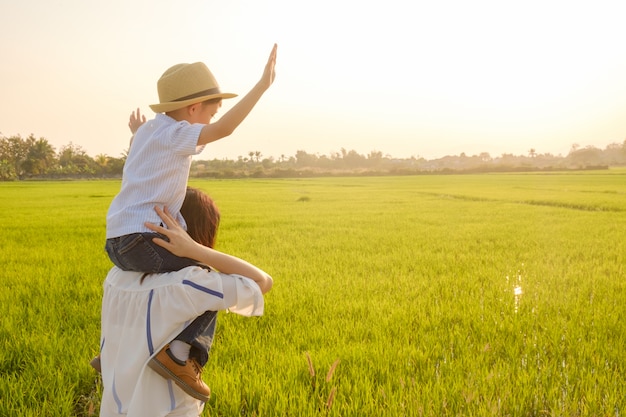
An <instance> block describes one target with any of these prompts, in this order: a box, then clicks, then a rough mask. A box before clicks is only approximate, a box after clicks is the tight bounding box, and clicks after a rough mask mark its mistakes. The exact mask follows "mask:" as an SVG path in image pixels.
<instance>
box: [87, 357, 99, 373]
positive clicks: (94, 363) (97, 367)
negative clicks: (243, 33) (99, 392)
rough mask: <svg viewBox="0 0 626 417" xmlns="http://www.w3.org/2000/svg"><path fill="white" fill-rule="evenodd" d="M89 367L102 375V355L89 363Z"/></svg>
mask: <svg viewBox="0 0 626 417" xmlns="http://www.w3.org/2000/svg"><path fill="white" fill-rule="evenodd" d="M89 365H91V367H92V368H93V369H95V370H96V371H97V372H98V373H99V374H101V373H102V366H101V365H100V355H98V356H96V357H95V358H93V359H92V360H91V361H89Z"/></svg>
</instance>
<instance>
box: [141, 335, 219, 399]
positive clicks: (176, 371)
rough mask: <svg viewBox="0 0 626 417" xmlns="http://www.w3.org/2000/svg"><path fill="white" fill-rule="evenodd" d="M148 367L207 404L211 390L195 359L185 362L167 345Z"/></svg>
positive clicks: (151, 360)
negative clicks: (203, 378)
mask: <svg viewBox="0 0 626 417" xmlns="http://www.w3.org/2000/svg"><path fill="white" fill-rule="evenodd" d="M148 366H149V367H150V368H152V369H153V370H154V371H155V372H156V373H158V374H159V375H161V376H162V377H163V378H166V379H172V380H173V381H174V382H175V383H176V385H178V386H179V387H181V388H182V389H183V391H185V392H186V393H187V394H189V395H191V396H192V397H194V398H197V399H198V400H202V401H204V402H207V401H208V400H209V397H210V396H211V388H209V387H208V385H207V384H205V383H204V381H203V380H202V367H201V366H200V365H199V364H198V362H196V360H195V359H187V361H186V362H183V361H181V360H179V359H178V358H176V357H175V356H174V354H172V352H171V351H170V345H169V344H167V345H165V346H164V347H163V349H161V351H160V352H159V353H157V354H156V355H155V356H154V357H153V358H152V359H150V361H149V362H148Z"/></svg>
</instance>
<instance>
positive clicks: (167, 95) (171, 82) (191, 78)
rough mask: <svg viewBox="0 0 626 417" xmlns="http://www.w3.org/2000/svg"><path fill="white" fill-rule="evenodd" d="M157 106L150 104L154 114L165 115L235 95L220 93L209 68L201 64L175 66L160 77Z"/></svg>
mask: <svg viewBox="0 0 626 417" xmlns="http://www.w3.org/2000/svg"><path fill="white" fill-rule="evenodd" d="M157 90H159V101H160V103H159V104H151V105H150V108H151V109H152V111H154V112H155V113H165V112H168V111H173V110H177V109H181V108H183V107H187V106H189V105H192V104H196V103H200V102H201V101H205V100H209V99H212V98H218V97H219V98H233V97H237V94H232V93H222V92H221V91H220V87H219V85H218V84H217V81H216V80H215V77H214V76H213V74H211V71H209V68H207V66H206V65H204V64H203V63H202V62H195V63H193V64H177V65H174V66H173V67H171V68H169V69H168V70H167V71H165V72H164V73H163V75H161V78H159V81H158V82H157Z"/></svg>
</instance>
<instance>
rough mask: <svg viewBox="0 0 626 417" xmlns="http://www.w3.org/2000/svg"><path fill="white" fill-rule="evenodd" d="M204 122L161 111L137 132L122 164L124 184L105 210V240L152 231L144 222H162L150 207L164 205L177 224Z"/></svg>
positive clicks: (182, 222)
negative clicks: (194, 121)
mask: <svg viewBox="0 0 626 417" xmlns="http://www.w3.org/2000/svg"><path fill="white" fill-rule="evenodd" d="M203 127H204V125H203V124H190V123H189V122H187V121H184V120H183V121H180V122H178V121H176V120H174V119H172V118H171V117H169V116H167V115H165V114H162V113H159V114H157V115H156V117H155V118H154V119H152V120H150V121H148V122H146V123H144V124H143V125H142V126H141V127H140V128H139V129H138V130H137V132H136V133H135V137H134V139H133V143H132V145H131V147H130V150H129V152H128V158H127V159H126V163H125V164H124V173H123V177H122V188H121V190H120V192H119V193H118V194H117V196H115V198H114V199H113V201H112V202H111V205H110V206H109V211H108V213H107V230H106V237H107V239H109V238H113V237H118V236H123V235H128V234H131V233H141V232H150V229H148V228H147V227H145V226H144V222H150V223H154V224H160V223H161V218H160V217H159V216H158V215H157V214H156V212H155V211H154V206H156V205H158V206H161V207H163V206H167V208H168V209H169V210H170V212H171V213H172V214H173V215H174V216H175V217H176V219H177V220H178V222H179V223H180V224H181V225H183V227H186V225H185V220H184V219H183V218H182V216H181V215H180V208H181V206H182V204H183V200H184V199H185V192H186V188H187V181H188V179H189V169H190V168H191V159H192V156H193V155H198V154H199V153H200V152H202V151H203V150H204V146H197V143H198V137H199V136H200V131H201V130H202V128H203Z"/></svg>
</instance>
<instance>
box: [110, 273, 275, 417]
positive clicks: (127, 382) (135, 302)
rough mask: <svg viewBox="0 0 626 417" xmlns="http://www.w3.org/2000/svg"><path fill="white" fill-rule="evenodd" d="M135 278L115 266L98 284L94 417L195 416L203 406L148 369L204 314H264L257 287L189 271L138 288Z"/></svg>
mask: <svg viewBox="0 0 626 417" xmlns="http://www.w3.org/2000/svg"><path fill="white" fill-rule="evenodd" d="M141 275H142V273H140V272H129V271H122V270H121V269H119V268H117V267H113V268H112V269H111V270H110V272H109V274H108V275H107V278H106V280H105V282H104V295H103V298H102V323H101V332H102V333H101V338H100V346H101V349H100V357H101V363H102V401H101V404H100V417H112V416H127V417H133V416H134V417H144V416H150V417H159V416H170V417H171V416H198V415H200V413H201V412H202V408H203V406H204V404H203V403H202V401H200V400H197V399H195V398H193V397H191V396H189V395H188V394H186V393H185V392H184V391H183V390H182V389H180V388H179V387H178V386H177V385H176V384H174V383H173V382H172V381H171V380H168V379H165V378H163V377H161V376H160V375H159V374H157V373H156V372H155V371H153V370H152V369H151V368H150V367H148V366H147V365H146V364H147V362H148V360H149V359H150V358H151V357H152V356H153V355H154V354H156V353H157V352H159V351H160V350H161V348H162V347H163V346H165V344H167V343H169V342H170V341H171V340H172V339H173V338H174V337H176V335H177V334H179V333H180V332H181V331H182V330H183V329H184V328H185V327H186V326H187V325H188V324H189V323H190V322H191V321H192V320H193V319H195V318H196V317H197V316H199V315H200V314H202V313H203V312H204V311H209V310H210V311H220V310H226V309H228V310H229V311H230V312H232V313H236V314H239V315H242V316H248V317H249V316H260V315H262V314H263V309H264V300H263V295H262V294H261V290H260V289H259V286H258V285H257V284H256V283H255V282H254V281H252V280H251V279H248V278H245V277H242V276H239V275H227V274H223V273H219V272H216V271H207V270H205V269H202V268H200V267H195V266H192V267H187V268H184V269H181V270H180V271H175V272H170V273H164V274H153V275H148V276H147V277H146V278H145V279H144V280H143V283H142V282H141ZM209 364H210V362H209ZM209 364H207V365H206V366H209Z"/></svg>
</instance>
